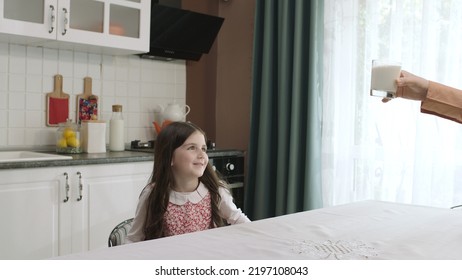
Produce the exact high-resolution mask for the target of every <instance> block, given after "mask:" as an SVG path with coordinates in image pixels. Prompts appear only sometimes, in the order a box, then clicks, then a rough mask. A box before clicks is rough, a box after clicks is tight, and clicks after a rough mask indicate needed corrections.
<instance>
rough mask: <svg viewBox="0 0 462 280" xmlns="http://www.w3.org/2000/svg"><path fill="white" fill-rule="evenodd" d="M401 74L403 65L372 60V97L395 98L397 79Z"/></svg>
mask: <svg viewBox="0 0 462 280" xmlns="http://www.w3.org/2000/svg"><path fill="white" fill-rule="evenodd" d="M400 73H401V63H399V62H394V61H388V60H383V59H375V60H372V70H371V96H377V97H382V98H383V97H386V98H395V96H396V89H397V87H398V86H397V85H396V79H398V78H399V75H400Z"/></svg>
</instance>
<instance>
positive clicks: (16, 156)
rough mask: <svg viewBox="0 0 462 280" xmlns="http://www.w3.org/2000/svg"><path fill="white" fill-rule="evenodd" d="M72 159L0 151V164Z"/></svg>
mask: <svg viewBox="0 0 462 280" xmlns="http://www.w3.org/2000/svg"><path fill="white" fill-rule="evenodd" d="M62 159H72V156H64V155H57V154H48V153H42V152H31V151H0V163H3V162H18V161H38V160H62Z"/></svg>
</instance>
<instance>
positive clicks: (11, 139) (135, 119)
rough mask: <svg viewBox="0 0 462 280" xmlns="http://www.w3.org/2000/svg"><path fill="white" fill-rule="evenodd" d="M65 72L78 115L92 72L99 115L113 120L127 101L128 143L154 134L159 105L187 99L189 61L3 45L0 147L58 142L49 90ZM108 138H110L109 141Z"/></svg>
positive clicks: (65, 85)
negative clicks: (50, 121) (49, 120)
mask: <svg viewBox="0 0 462 280" xmlns="http://www.w3.org/2000/svg"><path fill="white" fill-rule="evenodd" d="M56 74H61V75H62V76H63V91H64V92H65V93H68V94H69V95H70V96H71V98H70V110H69V111H70V116H69V118H71V119H73V120H74V121H75V119H76V96H77V95H78V94H81V93H82V92H83V78H84V77H86V76H90V77H91V78H92V79H93V81H92V85H93V94H95V95H98V97H99V114H100V116H99V119H102V120H107V121H108V120H109V119H110V117H111V111H112V105H113V104H122V105H123V115H124V119H125V141H126V142H127V143H128V142H130V141H131V140H135V139H139V140H141V141H147V140H151V139H154V138H155V133H154V129H153V125H152V121H154V120H157V121H159V119H157V118H158V117H159V114H158V113H156V112H157V111H159V105H160V106H162V107H165V105H166V104H168V103H170V102H177V103H180V104H184V103H185V92H186V66H185V63H184V61H182V60H180V61H170V62H164V61H156V60H146V59H140V58H139V57H138V56H136V55H131V56H111V55H98V54H90V53H83V52H74V51H68V50H56V49H46V48H40V47H28V46H22V45H14V44H8V43H0V149H1V148H8V149H10V148H16V147H36V146H48V145H54V138H55V131H56V130H57V128H56V127H47V126H46V115H45V113H46V112H45V111H46V93H48V92H52V91H53V86H54V82H53V77H54V75H56ZM106 142H108V139H106Z"/></svg>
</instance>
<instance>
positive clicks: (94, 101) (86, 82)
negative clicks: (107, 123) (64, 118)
mask: <svg viewBox="0 0 462 280" xmlns="http://www.w3.org/2000/svg"><path fill="white" fill-rule="evenodd" d="M97 119H98V96H96V95H94V94H93V93H92V80H91V78H90V77H85V78H84V79H83V93H82V94H79V95H77V123H78V124H80V123H81V122H82V121H86V120H97Z"/></svg>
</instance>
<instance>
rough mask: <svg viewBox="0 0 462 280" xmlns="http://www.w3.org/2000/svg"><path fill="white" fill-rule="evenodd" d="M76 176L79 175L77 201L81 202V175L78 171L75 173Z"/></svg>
mask: <svg viewBox="0 0 462 280" xmlns="http://www.w3.org/2000/svg"><path fill="white" fill-rule="evenodd" d="M77 175H79V197H78V198H77V201H81V200H82V192H83V184H82V173H80V171H77Z"/></svg>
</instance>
